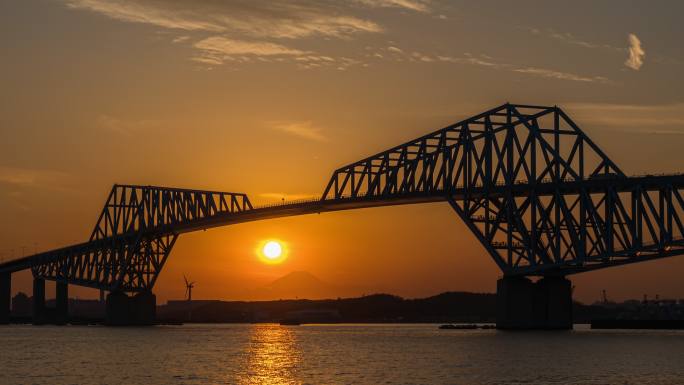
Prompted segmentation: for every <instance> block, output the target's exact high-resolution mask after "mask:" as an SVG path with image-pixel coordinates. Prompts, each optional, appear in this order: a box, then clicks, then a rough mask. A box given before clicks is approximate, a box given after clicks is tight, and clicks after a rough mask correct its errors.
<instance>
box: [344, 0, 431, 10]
mask: <svg viewBox="0 0 684 385" xmlns="http://www.w3.org/2000/svg"><path fill="white" fill-rule="evenodd" d="M355 1H356V2H357V3H361V4H364V5H367V6H370V7H376V8H378V7H382V8H404V9H408V10H411V11H418V12H429V11H430V7H429V4H430V1H427V0H355Z"/></svg>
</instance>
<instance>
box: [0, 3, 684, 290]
mask: <svg viewBox="0 0 684 385" xmlns="http://www.w3.org/2000/svg"><path fill="white" fill-rule="evenodd" d="M502 4H503V2H493V1H492V2H473V1H436V0H432V1H430V0H401V1H399V0H396V1H395V0H350V1H347V2H338V1H308V0H297V1H268V2H267V1H263V2H259V1H247V0H244V1H242V0H240V1H226V2H223V1H213V0H197V1H192V2H188V1H181V0H169V1H157V0H111V1H110V0H107V1H105V0H54V1H44V0H22V1H4V2H1V3H0V25H2V31H3V33H2V34H0V46H2V52H3V56H2V61H1V62H0V84H1V85H2V87H0V96H1V103H0V258H10V257H12V256H14V257H17V256H19V255H21V254H22V251H23V252H24V253H29V252H32V251H34V250H38V251H40V250H45V249H50V248H54V247H56V246H61V245H66V244H71V243H76V242H81V241H84V240H86V239H87V237H88V235H89V234H90V231H91V230H92V226H93V225H94V224H95V221H96V219H97V214H98V212H99V211H100V209H101V207H102V204H103V203H104V201H105V198H106V194H107V192H108V191H109V189H110V188H111V185H112V184H113V183H131V184H143V185H162V186H175V187H187V188H198V189H211V190H225V191H237V192H244V193H247V194H248V195H249V196H250V199H251V200H252V201H253V202H254V203H274V202H279V201H281V200H282V199H283V198H284V199H286V200H295V199H303V198H310V197H316V196H320V194H321V192H322V191H323V188H324V187H325V183H326V182H327V180H328V178H329V176H330V174H331V173H332V171H333V170H334V169H336V168H337V167H340V166H341V165H344V164H348V163H350V162H353V161H356V160H359V159H361V158H364V157H366V156H368V155H371V154H373V153H376V152H378V151H382V150H385V149H387V148H390V147H393V146H395V145H398V144H401V143H403V142H405V141H407V140H410V139H413V138H415V137H417V136H420V135H422V134H425V133H427V132H430V131H432V130H435V129H438V128H441V127H444V126H446V125H448V124H450V123H453V122H455V121H458V120H460V119H462V118H464V117H467V116H470V115H473V114H475V113H479V112H481V111H484V110H486V109H488V108H491V107H493V106H496V105H500V104H502V103H504V102H506V101H510V102H514V103H529V104H541V105H560V106H561V107H563V108H564V109H565V110H566V111H567V112H568V113H569V114H570V115H571V116H572V117H573V119H574V120H575V121H577V122H578V123H579V125H580V126H581V127H582V128H583V129H584V130H585V131H586V132H587V133H588V134H589V136H590V137H591V138H592V140H593V141H594V142H596V143H597V144H598V145H599V146H600V147H601V148H602V149H603V150H604V151H605V152H606V153H607V154H608V156H610V157H611V158H612V159H613V160H614V161H615V162H616V163H617V164H618V165H619V166H620V167H621V169H623V170H624V171H625V172H626V173H628V174H633V173H657V172H673V171H683V170H682V167H681V165H682V164H684V153H682V151H681V149H682V148H683V146H684V95H683V94H682V89H683V88H682V86H683V85H684V84H682V83H683V80H682V79H684V77H683V76H682V70H683V69H684V64H683V63H684V51H683V50H682V49H681V41H680V40H681V36H684V29H683V28H684V27H682V24H681V22H680V20H679V18H680V16H681V15H682V13H683V12H684V5H683V3H682V2H678V1H662V2H645V1H644V2H639V1H630V2H624V3H622V4H621V5H620V6H619V7H617V6H615V4H613V3H612V2H595V1H577V2H567V3H554V4H550V3H549V2H546V1H528V0H526V1H520V2H516V4H515V7H514V8H513V7H510V6H502ZM579 20H581V22H578V21H579ZM654 20H657V21H658V22H653V21H654ZM265 240H277V241H280V243H281V245H282V247H283V253H282V255H281V257H280V258H276V260H278V262H279V263H276V264H267V263H264V262H263V258H261V256H260V255H261V254H262V253H263V244H262V242H264V241H265ZM255 245H257V246H255ZM255 247H257V251H256V252H255ZM300 270H301V271H308V272H311V273H312V274H314V275H316V276H317V277H319V278H321V279H322V280H324V281H326V282H330V283H331V284H335V285H339V286H344V287H347V288H349V290H348V291H347V292H346V293H352V294H353V293H357V294H361V293H371V292H380V291H382V292H390V293H395V294H398V295H403V296H409V297H415V296H427V295H432V294H436V293H438V292H441V291H447V290H469V291H489V292H493V291H494V290H495V280H496V278H497V277H498V275H499V272H498V270H497V268H496V266H495V265H494V263H493V262H492V261H491V260H490V259H489V257H487V255H486V252H485V251H484V249H483V248H482V247H481V246H480V245H479V244H478V242H477V241H476V239H475V237H474V236H473V235H471V233H470V232H469V231H468V229H467V228H466V227H465V225H464V224H463V223H461V221H460V220H459V219H458V217H457V216H456V215H455V214H454V213H453V212H451V210H450V208H449V207H448V205H446V204H441V203H435V204H426V205H416V206H402V207H389V208H375V209H365V210H358V211H349V212H338V213H328V214H321V215H310V216H304V217H293V218H283V219H276V220H269V221H262V222H255V223H248V224H241V225H236V226H229V227H224V228H220V229H215V230H211V231H206V232H198V233H193V234H186V235H183V236H182V237H181V238H180V239H179V241H178V242H177V244H176V246H175V248H174V251H173V253H172V255H171V257H170V258H169V261H168V263H167V265H166V267H165V269H164V271H163V272H162V274H161V276H160V278H159V281H158V282H157V286H156V289H155V291H156V292H157V295H158V297H159V299H160V302H163V301H164V300H166V299H169V298H182V297H183V293H184V290H185V288H184V286H183V285H182V282H183V281H182V274H183V273H186V274H188V275H190V276H192V277H193V280H195V281H197V283H198V285H197V288H196V290H195V291H194V292H193V296H194V297H195V298H222V299H248V298H250V290H252V289H255V288H259V287H262V286H263V285H267V284H268V283H270V282H271V281H273V280H274V279H276V278H278V277H281V276H283V275H285V274H287V273H289V272H291V271H300ZM682 271H684V257H679V258H677V257H675V258H671V259H666V260H661V261H657V262H651V263H646V264H638V265H635V266H627V267H620V268H612V269H608V270H605V271H600V272H594V273H588V274H583V275H579V276H577V277H574V278H573V282H574V283H575V285H576V286H577V289H576V295H577V298H579V299H580V300H585V301H592V300H595V299H597V298H598V297H599V296H600V293H601V290H602V289H606V290H607V292H608V294H609V296H611V297H612V298H615V299H619V298H625V297H635V298H640V297H641V296H642V294H643V293H649V294H650V295H655V294H660V295H661V297H684V288H683V287H682V285H681V278H680V277H681V273H682ZM635 282H638V284H635ZM30 287H31V286H30V273H22V274H19V275H17V277H16V279H14V281H13V290H14V291H17V290H23V291H25V292H29V293H30ZM48 293H49V294H48V296H51V295H52V291H48ZM72 294H73V295H79V296H81V297H88V296H90V297H96V296H97V293H96V292H93V291H92V290H86V289H74V290H72Z"/></svg>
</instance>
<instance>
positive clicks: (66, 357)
mask: <svg viewBox="0 0 684 385" xmlns="http://www.w3.org/2000/svg"><path fill="white" fill-rule="evenodd" d="M0 344H1V345H0V365H1V367H2V372H1V374H0V384H146V385H157V384H468V385H472V384H475V385H478V384H537V383H539V384H682V383H684V331H615V330H613V331H606V330H602V331H599V330H589V329H587V328H586V327H584V326H581V325H580V326H576V330H574V331H571V332H501V331H496V330H438V329H437V325H302V326H280V325H269V324H256V325H183V326H158V327H151V328H107V327H103V326H90V327H88V326H66V327H53V326H43V327H35V326H28V325H27V326H19V325H16V326H14V325H13V326H1V327H0Z"/></svg>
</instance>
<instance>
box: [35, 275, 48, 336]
mask: <svg viewBox="0 0 684 385" xmlns="http://www.w3.org/2000/svg"><path fill="white" fill-rule="evenodd" d="M46 318H47V317H46V311H45V280H44V279H43V278H33V324H34V325H43V324H44V323H45V321H46Z"/></svg>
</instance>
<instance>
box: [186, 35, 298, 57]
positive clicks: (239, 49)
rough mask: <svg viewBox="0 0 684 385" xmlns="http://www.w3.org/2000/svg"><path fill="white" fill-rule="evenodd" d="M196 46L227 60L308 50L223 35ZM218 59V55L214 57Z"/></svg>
mask: <svg viewBox="0 0 684 385" xmlns="http://www.w3.org/2000/svg"><path fill="white" fill-rule="evenodd" d="M194 46H195V48H197V49H199V50H201V51H205V52H208V53H209V54H213V55H222V57H223V59H224V60H225V58H226V57H232V56H236V55H237V56H239V55H255V56H282V55H286V56H287V55H303V54H305V53H306V52H305V51H301V50H298V49H294V48H288V47H285V46H283V45H280V44H275V43H269V42H261V41H244V40H235V39H229V38H226V37H222V36H212V37H208V38H206V39H204V40H200V41H198V42H197V43H195V44H194ZM213 58H214V59H218V57H217V56H214V57H213Z"/></svg>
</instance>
